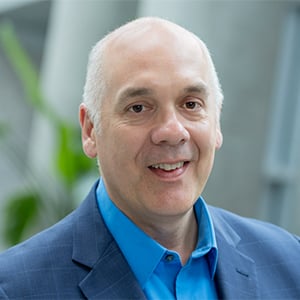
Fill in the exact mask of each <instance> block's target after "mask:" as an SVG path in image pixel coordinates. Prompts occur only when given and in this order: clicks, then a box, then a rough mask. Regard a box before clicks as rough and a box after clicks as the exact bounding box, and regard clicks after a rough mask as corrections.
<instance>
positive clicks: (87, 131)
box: [79, 103, 97, 158]
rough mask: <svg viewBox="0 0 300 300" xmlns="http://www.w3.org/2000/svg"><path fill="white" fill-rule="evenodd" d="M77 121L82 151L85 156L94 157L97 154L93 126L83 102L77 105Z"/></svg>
mask: <svg viewBox="0 0 300 300" xmlns="http://www.w3.org/2000/svg"><path fill="white" fill-rule="evenodd" d="M79 122H80V126H81V141H82V148H83V151H84V153H85V154H86V156H88V157H90V158H95V157H96V156H97V147H96V135H95V128H94V124H93V122H92V120H91V118H90V116H89V113H88V109H87V107H86V105H85V104H84V103H81V104H80V106H79Z"/></svg>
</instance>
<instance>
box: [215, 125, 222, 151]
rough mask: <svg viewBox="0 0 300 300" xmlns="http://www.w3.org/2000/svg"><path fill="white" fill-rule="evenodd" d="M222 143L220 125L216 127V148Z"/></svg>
mask: <svg viewBox="0 0 300 300" xmlns="http://www.w3.org/2000/svg"><path fill="white" fill-rule="evenodd" d="M222 144H223V134H222V131H221V128H220V126H218V128H217V136H216V149H217V150H219V149H220V148H221V146H222Z"/></svg>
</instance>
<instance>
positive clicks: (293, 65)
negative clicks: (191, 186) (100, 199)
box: [0, 0, 300, 250]
mask: <svg viewBox="0 0 300 300" xmlns="http://www.w3.org/2000/svg"><path fill="white" fill-rule="evenodd" d="M139 16H160V17H164V18H167V19H169V20H171V21H174V22H177V23H178V24H180V25H182V26H184V27H186V28H187V29H189V30H191V31H193V32H194V33H195V34H197V35H198V36H199V37H200V38H201V39H203V40H204V42H205V43H206V44H207V46H208V48H209V49H210V51H211V54H212V57H213V60H214V62H215V65H216V68H217V71H218V74H219V77H220V81H221V84H222V87H223V91H224V95H225V101H224V108H223V113H222V130H223V134H224V144H223V147H222V148H221V150H219V152H218V153H217V157H216V161H215V167H214V170H213V173H212V175H211V178H210V180H209V182H208V185H207V188H206V189H205V192H204V197H205V199H206V201H207V202H208V203H209V204H212V205H217V206H220V207H223V208H225V209H228V210H230V211H233V212H235V213H238V214H241V215H243V216H246V217H254V218H258V219H261V220H266V221H270V222H272V223H274V224H278V225H280V226H282V227H284V228H286V229H288V230H289V231H291V232H293V233H296V234H300V218H299V215H300V184H299V183H300V134H299V131H300V118H299V116H300V1H284V0H283V1H243V0H240V1H226V0H220V1H214V0H210V1H205V0H194V1H191V0H119V1H118V0H44V1H43V0H0V107H1V108H0V178H1V181H0V250H1V249H5V248H7V247H8V246H10V245H12V244H15V243H17V242H19V241H20V240H22V239H24V238H26V237H28V236H30V235H32V234H33V233H35V232H37V231H39V230H41V229H42V228H45V227H47V226H49V225H50V224H53V223H54V222H56V221H57V220H58V219H60V218H62V217H63V216H64V215H65V214H67V213H68V212H69V211H71V210H72V209H73V208H75V207H76V206H77V205H78V204H79V203H80V202H81V201H82V199H83V198H84V196H85V195H86V193H87V192H88V190H89V188H90V186H91V184H92V183H93V182H94V181H95V180H96V178H97V176H98V175H97V167H96V162H95V161H91V160H88V159H87V158H85V157H84V155H83V152H82V150H81V144H80V143H81V141H80V132H79V125H78V121H77V115H78V105H79V103H80V102H81V96H82V90H83V85H84V79H85V73H86V64H87V57H88V53H89V51H90V49H91V47H92V46H93V45H94V44H95V43H96V42H97V41H98V40H99V39H100V38H101V37H103V36H104V35H105V34H107V33H108V32H109V31H111V30H113V29H114V28H116V27H118V26H120V25H121V24H123V23H125V22H127V21H129V20H131V19H133V18H136V17H139ZM137 42H140V43H142V42H143V41H137Z"/></svg>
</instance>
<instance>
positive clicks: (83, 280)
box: [0, 184, 300, 299]
mask: <svg viewBox="0 0 300 300" xmlns="http://www.w3.org/2000/svg"><path fill="white" fill-rule="evenodd" d="M96 185H97V184H95V185H94V187H93V188H92V190H91V192H90V193H89V195H88V196H87V198H86V199H85V201H84V202H83V203H82V204H81V205H80V206H79V207H78V208H77V209H76V210H75V211H74V212H73V213H71V214H70V215H69V216H67V217H66V218H64V219H63V220H62V221H60V222H59V223H57V224H56V225H54V226H52V227H50V228H49V229H47V230H45V231H43V232H41V233H39V234H37V235H35V236H34V237H32V238H31V239H29V240H27V241H25V242H23V243H21V244H20V245H17V246H15V247H13V248H11V249H8V250H6V251H5V252H3V253H2V254H1V255H0V299H80V298H87V299H145V295H144V294H143V291H142V290H141V288H140V287H139V284H138V282H137V280H136V279H135V277H134V274H133V273H132V271H131V269H130V267H129V265H128V264H127V261H126V260H125V258H124V257H123V255H122V253H121V251H120V249H119V248H118V246H117V244H116V242H115V240H114V239H113V237H112V236H111V234H110V232H109V231H108V229H107V227H106V226H105V224H104V222H103V219H102V218H101V216H100V214H99V211H98V208H97V203H96V196H95V195H96V194H95V189H96ZM209 209H210V212H211V215H212V219H213V222H214V226H215V231H216V237H217V244H218V248H219V260H218V266H217V272H216V285H217V291H218V295H219V298H220V299H300V244H299V239H298V238H297V237H295V236H293V235H291V234H289V233H287V232H286V231H284V230H282V229H280V228H278V227H276V226H274V225H271V224H266V223H263V222H260V221H256V220H250V219H245V218H242V217H239V216H236V215H234V214H232V213H229V212H226V211H224V210H221V209H218V208H213V207H209ZM124 234H125V233H124ZM128 242H129V243H130V236H128ZM145 250H146V249H145ZM149 255H151V254H150V253H149Z"/></svg>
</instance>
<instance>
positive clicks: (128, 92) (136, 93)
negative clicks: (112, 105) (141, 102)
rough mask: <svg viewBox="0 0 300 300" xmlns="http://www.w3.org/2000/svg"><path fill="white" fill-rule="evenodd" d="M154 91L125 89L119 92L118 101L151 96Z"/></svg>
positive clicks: (142, 88)
mask: <svg viewBox="0 0 300 300" xmlns="http://www.w3.org/2000/svg"><path fill="white" fill-rule="evenodd" d="M153 94H154V91H153V90H152V89H149V88H145V87H129V88H127V89H125V90H124V91H123V92H121V94H120V96H119V97H118V98H119V99H120V101H123V100H126V99H129V98H135V97H140V96H150V95H153Z"/></svg>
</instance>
